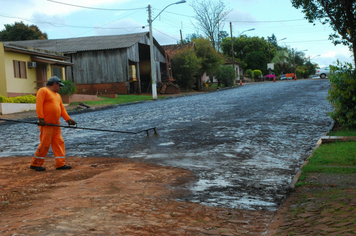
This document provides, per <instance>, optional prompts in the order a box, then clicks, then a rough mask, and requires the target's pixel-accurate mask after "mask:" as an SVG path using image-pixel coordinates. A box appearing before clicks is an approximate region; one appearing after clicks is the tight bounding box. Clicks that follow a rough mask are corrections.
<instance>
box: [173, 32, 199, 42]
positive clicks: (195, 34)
mask: <svg viewBox="0 0 356 236" xmlns="http://www.w3.org/2000/svg"><path fill="white" fill-rule="evenodd" d="M200 37H201V35H199V34H198V33H192V34H188V35H187V36H186V37H185V39H183V42H180V41H179V42H177V44H179V43H182V44H184V43H190V42H191V41H192V40H193V39H198V38H200Z"/></svg>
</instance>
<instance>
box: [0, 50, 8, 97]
mask: <svg viewBox="0 0 356 236" xmlns="http://www.w3.org/2000/svg"><path fill="white" fill-rule="evenodd" d="M0 95H2V96H4V97H7V85H6V71H5V51H4V44H3V43H0Z"/></svg>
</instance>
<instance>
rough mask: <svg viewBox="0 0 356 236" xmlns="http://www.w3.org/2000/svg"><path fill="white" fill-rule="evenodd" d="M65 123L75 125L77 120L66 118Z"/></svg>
mask: <svg viewBox="0 0 356 236" xmlns="http://www.w3.org/2000/svg"><path fill="white" fill-rule="evenodd" d="M67 123H68V125H76V124H77V122H75V121H74V120H72V119H69V120H67Z"/></svg>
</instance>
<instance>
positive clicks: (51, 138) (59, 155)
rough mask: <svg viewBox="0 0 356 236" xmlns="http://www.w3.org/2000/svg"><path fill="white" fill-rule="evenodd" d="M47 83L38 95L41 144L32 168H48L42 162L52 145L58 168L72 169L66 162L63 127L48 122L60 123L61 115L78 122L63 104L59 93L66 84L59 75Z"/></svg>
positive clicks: (39, 169)
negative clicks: (71, 116)
mask: <svg viewBox="0 0 356 236" xmlns="http://www.w3.org/2000/svg"><path fill="white" fill-rule="evenodd" d="M46 85H47V86H46V87H43V88H40V89H39V90H38V91H37V95H36V96H37V98H36V111H37V116H38V125H39V128H40V132H41V134H40V144H39V145H38V148H37V151H36V152H35V156H34V157H33V158H32V162H31V166H30V168H31V169H33V170H36V171H45V170H46V168H45V167H42V164H43V162H44V160H45V158H46V156H47V153H48V151H49V147H50V146H52V151H53V154H54V158H55V164H56V169H57V170H68V169H72V167H71V166H68V165H66V163H65V146H64V141H63V138H62V134H61V128H60V127H56V126H49V125H46V124H58V125H59V124H60V122H59V118H60V117H61V116H62V117H63V119H64V120H65V121H66V122H67V123H68V125H75V124H76V122H75V121H74V120H72V119H71V118H70V117H69V115H68V113H67V111H66V109H65V108H64V106H63V103H62V98H61V96H60V95H59V94H58V91H59V90H60V87H62V86H63V85H64V84H63V83H62V81H61V80H60V79H59V78H58V77H57V76H53V77H51V78H50V79H49V80H48V81H47V84H46Z"/></svg>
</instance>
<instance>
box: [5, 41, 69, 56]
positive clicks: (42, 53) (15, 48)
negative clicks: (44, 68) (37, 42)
mask: <svg viewBox="0 0 356 236" xmlns="http://www.w3.org/2000/svg"><path fill="white" fill-rule="evenodd" d="M4 50H5V51H6V52H18V53H23V54H29V55H31V56H43V57H46V58H47V57H48V58H53V59H59V60H61V59H62V60H66V59H70V58H69V57H67V56H64V55H63V54H62V53H61V54H59V53H57V52H50V51H45V50H38V49H35V48H25V47H20V46H17V45H12V44H8V45H4Z"/></svg>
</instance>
